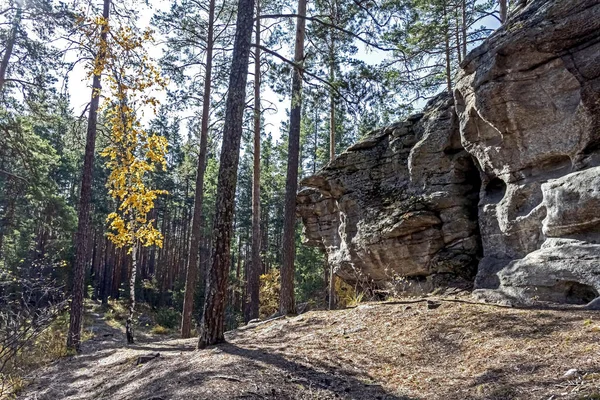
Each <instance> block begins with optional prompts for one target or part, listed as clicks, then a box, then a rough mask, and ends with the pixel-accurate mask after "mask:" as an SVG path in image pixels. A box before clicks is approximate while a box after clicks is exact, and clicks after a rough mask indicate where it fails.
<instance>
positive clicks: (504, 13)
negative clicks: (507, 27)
mask: <svg viewBox="0 0 600 400" xmlns="http://www.w3.org/2000/svg"><path fill="white" fill-rule="evenodd" d="M498 3H499V6H500V7H499V8H500V21H501V22H502V24H504V23H505V22H506V18H507V17H508V1H507V0H498Z"/></svg>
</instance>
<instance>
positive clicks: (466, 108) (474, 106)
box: [455, 0, 600, 303]
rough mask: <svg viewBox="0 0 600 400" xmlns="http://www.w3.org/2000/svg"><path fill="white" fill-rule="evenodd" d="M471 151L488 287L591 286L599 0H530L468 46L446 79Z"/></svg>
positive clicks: (574, 292)
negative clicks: (477, 174)
mask: <svg viewBox="0 0 600 400" xmlns="http://www.w3.org/2000/svg"><path fill="white" fill-rule="evenodd" d="M455 99H456V108H457V113H458V115H459V120H460V131H461V140H462V144H463V146H464V147H465V149H467V151H468V152H469V153H471V154H472V155H473V156H474V158H475V159H476V160H477V163H478V166H479V168H480V170H481V171H482V182H483V189H482V191H481V201H480V205H479V206H480V207H479V226H480V230H481V236H482V242H483V252H484V258H483V259H482V261H481V263H480V265H479V268H478V273H477V278H476V281H475V285H476V287H477V288H480V289H494V290H495V291H494V292H489V291H481V292H480V293H481V294H482V295H484V296H486V297H490V296H491V297H492V298H496V295H498V294H500V295H502V297H506V298H507V299H509V300H511V301H517V302H522V301H527V300H530V299H538V300H548V301H559V302H572V303H585V302H587V301H588V300H590V299H593V298H594V297H596V296H597V295H598V292H599V291H600V245H598V244H597V240H598V239H599V234H600V219H598V217H597V216H598V215H600V197H599V195H598V193H599V192H598V191H599V190H600V189H599V186H598V185H599V184H600V178H598V176H599V174H600V170H599V169H598V168H594V167H595V166H597V165H600V3H598V1H597V0H573V1H550V0H538V1H533V2H531V3H530V4H529V5H528V6H527V8H525V9H524V10H521V11H520V13H519V14H517V15H514V16H513V17H512V19H511V20H510V21H509V24H508V25H507V26H506V28H505V29H501V30H499V31H497V32H496V33H495V34H494V35H493V36H491V37H490V38H489V39H488V40H487V41H486V42H485V43H484V44H483V45H482V46H480V47H479V48H477V49H475V50H473V51H472V52H471V53H470V54H469V56H468V57H467V59H466V60H465V62H464V63H463V66H462V70H461V72H460V74H459V77H458V81H457V85H456V90H455Z"/></svg>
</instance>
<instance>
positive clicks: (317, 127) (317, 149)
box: [312, 103, 319, 175]
mask: <svg viewBox="0 0 600 400" xmlns="http://www.w3.org/2000/svg"><path fill="white" fill-rule="evenodd" d="M318 119H319V108H318V107H317V105H316V103H315V132H314V134H315V137H314V143H313V165H312V167H313V175H315V174H316V173H317V156H318V154H317V152H318V151H319V123H318Z"/></svg>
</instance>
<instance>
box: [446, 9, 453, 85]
mask: <svg viewBox="0 0 600 400" xmlns="http://www.w3.org/2000/svg"><path fill="white" fill-rule="evenodd" d="M447 7H448V5H447V3H446V2H444V44H445V51H446V86H447V89H448V93H449V94H450V96H452V66H451V64H450V55H451V51H452V50H451V48H450V23H449V21H448V10H447Z"/></svg>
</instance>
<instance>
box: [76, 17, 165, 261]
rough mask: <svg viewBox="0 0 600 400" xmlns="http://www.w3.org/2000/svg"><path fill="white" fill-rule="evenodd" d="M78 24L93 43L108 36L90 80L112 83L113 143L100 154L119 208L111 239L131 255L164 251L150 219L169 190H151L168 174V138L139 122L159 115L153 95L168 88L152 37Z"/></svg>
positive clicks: (95, 21)
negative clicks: (149, 47)
mask: <svg viewBox="0 0 600 400" xmlns="http://www.w3.org/2000/svg"><path fill="white" fill-rule="evenodd" d="M78 22H79V24H80V29H81V30H82V32H83V33H84V36H85V37H87V39H88V40H91V41H93V40H97V39H96V38H98V37H99V35H98V32H101V31H103V30H104V31H105V32H110V35H108V40H107V41H104V42H102V41H101V42H100V43H98V48H99V52H98V54H99V56H97V57H96V59H95V60H94V62H93V63H92V64H91V65H90V66H89V71H90V75H100V74H102V73H103V72H107V73H106V74H105V75H106V79H107V81H108V84H107V85H105V87H107V88H108V93H105V92H103V95H104V96H105V97H106V100H105V102H104V108H105V115H106V118H107V125H108V126H109V127H110V142H109V144H108V145H107V146H106V147H105V148H104V149H103V150H102V151H101V152H100V154H101V156H102V157H104V158H105V160H106V161H105V165H106V167H107V168H108V170H109V171H110V174H109V176H108V181H107V184H106V186H107V188H108V193H109V195H110V196H111V197H112V198H113V199H115V200H116V201H117V203H118V206H117V209H116V211H115V212H112V213H110V214H109V215H108V218H107V223H108V226H109V233H108V234H107V235H108V238H109V239H110V240H111V241H112V242H113V243H114V244H115V245H116V246H118V247H127V248H129V251H131V249H132V247H133V246H134V245H135V244H136V243H139V244H141V245H142V246H152V245H156V246H159V247H162V242H163V237H162V234H161V233H160V231H159V230H158V229H156V227H155V225H154V222H155V221H154V220H153V219H148V214H149V213H150V212H151V211H152V209H153V208H154V201H155V200H156V199H157V197H158V196H159V195H164V194H167V191H165V190H161V189H157V188H152V187H150V186H149V178H148V174H149V173H152V172H155V171H156V170H157V168H162V169H163V170H164V169H166V166H167V161H166V154H167V139H166V138H165V137H163V136H160V135H155V134H150V133H149V132H147V131H146V130H145V129H144V128H143V127H142V125H141V123H140V121H139V118H140V117H141V115H142V112H143V110H144V109H148V108H149V109H150V110H151V111H152V112H154V113H156V107H157V105H158V100H157V99H156V98H155V97H154V96H153V94H152V93H153V91H155V90H157V89H164V87H165V86H166V81H165V80H164V79H163V78H162V77H161V75H160V71H159V70H158V68H156V66H155V65H154V64H152V63H151V62H150V58H149V57H148V55H147V52H146V50H145V48H144V45H145V44H148V43H151V42H152V41H153V39H152V32H151V31H145V32H143V33H142V34H138V33H136V32H134V31H133V30H132V29H131V28H130V27H127V26H120V27H112V26H109V24H108V21H106V20H104V19H103V18H88V19H86V18H83V17H82V18H79V19H78Z"/></svg>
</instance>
